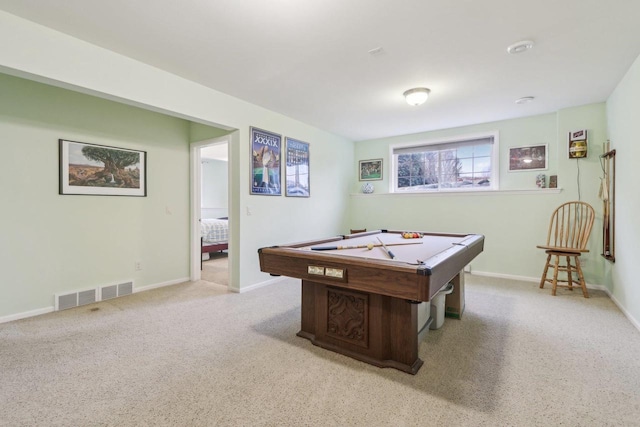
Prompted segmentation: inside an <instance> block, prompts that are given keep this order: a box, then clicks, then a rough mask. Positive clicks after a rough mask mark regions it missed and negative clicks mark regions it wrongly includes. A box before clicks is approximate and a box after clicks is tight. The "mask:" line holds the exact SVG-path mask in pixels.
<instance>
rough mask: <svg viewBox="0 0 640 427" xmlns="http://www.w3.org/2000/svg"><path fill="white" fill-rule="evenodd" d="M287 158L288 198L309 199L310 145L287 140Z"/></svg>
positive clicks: (286, 194)
mask: <svg viewBox="0 0 640 427" xmlns="http://www.w3.org/2000/svg"><path fill="white" fill-rule="evenodd" d="M285 142H286V143H287V158H286V166H285V182H286V192H285V196H288V197H309V196H310V195H311V193H310V189H309V143H307V142H302V141H299V140H297V139H293V138H288V137H287V138H285Z"/></svg>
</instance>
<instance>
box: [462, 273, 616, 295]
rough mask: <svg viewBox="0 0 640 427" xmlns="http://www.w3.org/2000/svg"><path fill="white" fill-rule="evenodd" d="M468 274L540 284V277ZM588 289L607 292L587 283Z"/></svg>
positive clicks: (604, 288)
mask: <svg viewBox="0 0 640 427" xmlns="http://www.w3.org/2000/svg"><path fill="white" fill-rule="evenodd" d="M467 274H471V275H472V276H474V275H475V276H486V277H498V278H500V279H510V280H521V281H523V282H534V283H538V282H540V277H529V276H516V275H514V274H502V273H490V272H487V271H476V270H472V272H471V273H467ZM587 288H589V289H596V290H600V291H605V292H606V291H607V288H606V286H603V285H594V284H593V283H587Z"/></svg>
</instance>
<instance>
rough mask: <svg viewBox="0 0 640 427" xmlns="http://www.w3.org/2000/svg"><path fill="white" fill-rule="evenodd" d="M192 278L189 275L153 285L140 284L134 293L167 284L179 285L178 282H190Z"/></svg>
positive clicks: (134, 289)
mask: <svg viewBox="0 0 640 427" xmlns="http://www.w3.org/2000/svg"><path fill="white" fill-rule="evenodd" d="M189 280H190V279H189V278H188V277H182V278H180V279H173V280H169V281H168V282H162V283H154V284H153V285H147V286H140V287H139V288H133V293H134V294H137V293H138V292H144V291H150V290H151V289H157V288H163V287H165V286H171V285H177V284H178V283H184V282H188V281H189Z"/></svg>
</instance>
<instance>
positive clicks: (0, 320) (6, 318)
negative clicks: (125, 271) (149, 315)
mask: <svg viewBox="0 0 640 427" xmlns="http://www.w3.org/2000/svg"><path fill="white" fill-rule="evenodd" d="M188 281H189V278H188V277H183V278H181V279H174V280H169V281H168V282H162V283H155V284H153V285H147V286H142V287H139V288H134V289H133V293H134V294H135V293H138V292H144V291H149V290H151V289H156V288H162V287H164V286H171V285H177V284H178V283H184V282H188ZM97 302H100V301H97ZM54 311H55V307H54V306H51V307H44V308H39V309H37V310H31V311H25V312H22V313H16V314H10V315H8V316H3V317H0V323H7V322H12V321H14V320H20V319H26V318H27V317H34V316H40V315H41V314H47V313H51V312H54Z"/></svg>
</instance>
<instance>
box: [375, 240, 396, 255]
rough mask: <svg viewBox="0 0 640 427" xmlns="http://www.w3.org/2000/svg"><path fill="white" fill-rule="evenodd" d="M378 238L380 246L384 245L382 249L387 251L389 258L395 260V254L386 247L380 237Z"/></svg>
mask: <svg viewBox="0 0 640 427" xmlns="http://www.w3.org/2000/svg"><path fill="white" fill-rule="evenodd" d="M376 238H377V239H378V242H380V244H381V245H382V248H383V249H384V250H385V252H386V253H387V255H389V258H391V259H394V258H395V257H396V256H395V255H394V254H393V252H391V251H390V250H389V248H387V245H385V244H384V242H383V241H382V240H380V238H379V237H376Z"/></svg>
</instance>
